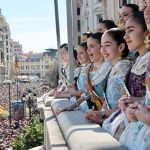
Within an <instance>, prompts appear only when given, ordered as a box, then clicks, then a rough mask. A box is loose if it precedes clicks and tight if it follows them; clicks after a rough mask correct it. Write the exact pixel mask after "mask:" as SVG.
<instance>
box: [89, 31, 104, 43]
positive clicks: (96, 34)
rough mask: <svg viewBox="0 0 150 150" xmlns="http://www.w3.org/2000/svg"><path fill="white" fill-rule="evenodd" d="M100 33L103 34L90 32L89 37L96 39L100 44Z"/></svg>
mask: <svg viewBox="0 0 150 150" xmlns="http://www.w3.org/2000/svg"><path fill="white" fill-rule="evenodd" d="M102 35H103V33H101V32H96V33H94V34H92V35H91V36H90V37H89V38H92V39H94V40H96V41H97V42H98V43H99V44H100V43H101V38H102Z"/></svg>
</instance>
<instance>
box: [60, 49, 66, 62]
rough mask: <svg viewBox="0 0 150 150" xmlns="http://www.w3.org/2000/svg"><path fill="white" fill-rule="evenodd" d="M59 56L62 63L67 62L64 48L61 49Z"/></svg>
mask: <svg viewBox="0 0 150 150" xmlns="http://www.w3.org/2000/svg"><path fill="white" fill-rule="evenodd" d="M60 55H61V58H62V61H63V62H64V63H67V62H68V51H67V50H66V48H65V47H63V48H62V49H61V52H60Z"/></svg>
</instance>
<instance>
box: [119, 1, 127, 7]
mask: <svg viewBox="0 0 150 150" xmlns="http://www.w3.org/2000/svg"><path fill="white" fill-rule="evenodd" d="M126 3H127V0H119V7H120V8H121V7H122V6H123V5H124V4H126Z"/></svg>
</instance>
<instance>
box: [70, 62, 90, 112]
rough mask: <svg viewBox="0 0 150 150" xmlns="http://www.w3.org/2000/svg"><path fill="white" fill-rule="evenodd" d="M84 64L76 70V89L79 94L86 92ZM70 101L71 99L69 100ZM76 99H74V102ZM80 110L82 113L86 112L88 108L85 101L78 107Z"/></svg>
mask: <svg viewBox="0 0 150 150" xmlns="http://www.w3.org/2000/svg"><path fill="white" fill-rule="evenodd" d="M86 67H87V65H86V64H82V65H81V66H80V67H78V68H77V71H76V72H77V89H78V90H79V91H80V92H83V91H86V90H87V89H86V77H85V76H86ZM71 99H72V98H71ZM76 100H77V99H76V98H75V97H74V102H75V101H76ZM79 108H80V110H81V111H83V112H87V111H88V106H87V103H86V101H84V102H82V103H81V104H80V106H79Z"/></svg>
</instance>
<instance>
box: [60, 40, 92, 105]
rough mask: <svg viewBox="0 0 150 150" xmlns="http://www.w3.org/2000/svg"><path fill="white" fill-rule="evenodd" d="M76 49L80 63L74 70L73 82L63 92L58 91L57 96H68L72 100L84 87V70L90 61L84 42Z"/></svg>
mask: <svg viewBox="0 0 150 150" xmlns="http://www.w3.org/2000/svg"><path fill="white" fill-rule="evenodd" d="M76 51H77V58H78V61H79V63H80V65H79V67H78V68H76V70H75V77H74V83H73V84H72V85H70V86H69V87H68V89H67V90H66V91H65V92H61V93H59V97H63V98H69V99H70V100H71V101H72V102H75V101H76V100H77V99H78V98H79V97H80V96H81V94H82V93H83V92H84V91H85V89H86V83H85V70H86V67H87V65H88V64H89V62H90V59H89V55H88V53H87V43H86V42H84V43H81V44H79V45H78V47H77V48H76Z"/></svg>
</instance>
